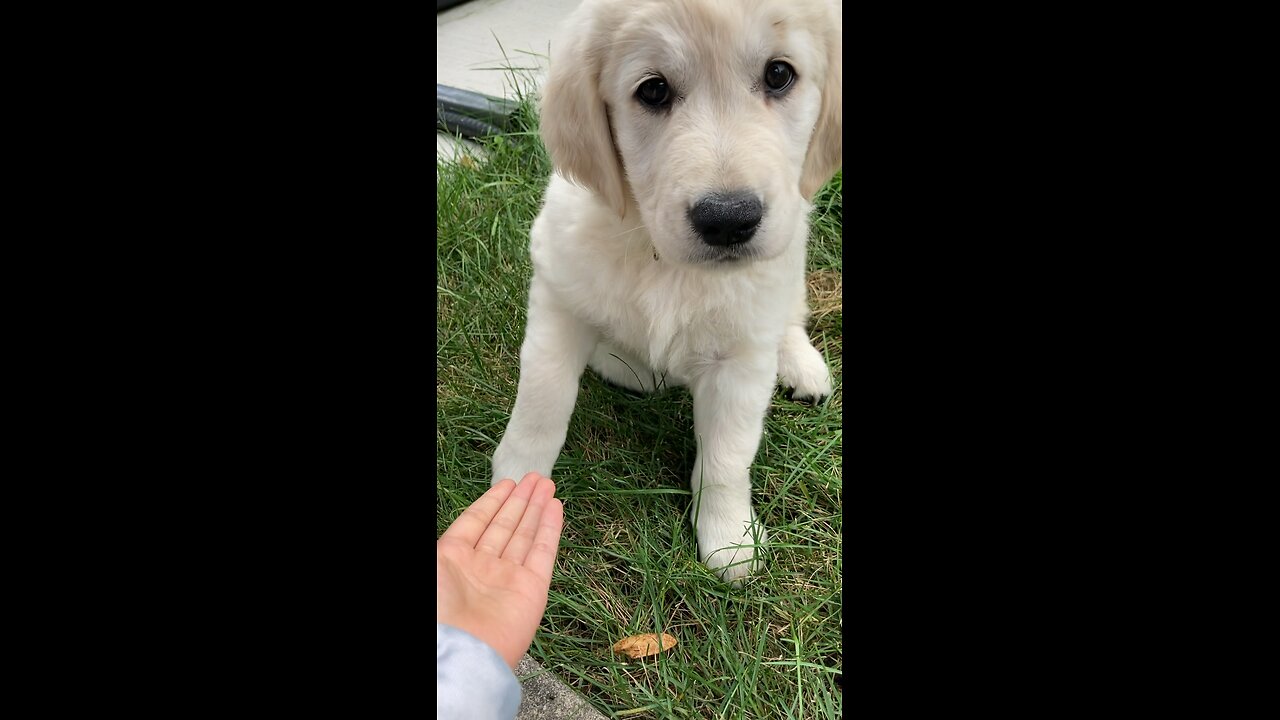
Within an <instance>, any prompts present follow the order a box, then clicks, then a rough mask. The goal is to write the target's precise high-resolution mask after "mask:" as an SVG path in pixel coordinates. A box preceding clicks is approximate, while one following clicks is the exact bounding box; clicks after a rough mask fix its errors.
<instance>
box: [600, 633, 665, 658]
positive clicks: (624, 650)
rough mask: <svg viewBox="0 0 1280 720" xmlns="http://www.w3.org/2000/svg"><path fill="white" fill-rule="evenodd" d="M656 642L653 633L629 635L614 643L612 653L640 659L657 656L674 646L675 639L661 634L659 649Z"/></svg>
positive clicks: (656, 638)
mask: <svg viewBox="0 0 1280 720" xmlns="http://www.w3.org/2000/svg"><path fill="white" fill-rule="evenodd" d="M658 642H659V640H658V636H657V635H655V634H653V633H645V634H644V635H631V636H629V637H624V638H622V639H621V640H619V641H618V642H616V643H614V644H613V651H614V652H616V653H621V654H623V655H626V656H627V657H631V658H642V657H648V656H650V655H657V654H658V653H660V652H663V651H664V650H670V649H671V648H673V647H675V646H676V639H675V638H674V637H672V636H670V635H668V634H666V633H662V640H661V642H662V648H661V649H659V648H658Z"/></svg>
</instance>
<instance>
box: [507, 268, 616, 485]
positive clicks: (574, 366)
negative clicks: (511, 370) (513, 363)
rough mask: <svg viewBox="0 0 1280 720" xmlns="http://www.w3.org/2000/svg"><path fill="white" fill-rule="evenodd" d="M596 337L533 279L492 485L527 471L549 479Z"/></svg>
mask: <svg viewBox="0 0 1280 720" xmlns="http://www.w3.org/2000/svg"><path fill="white" fill-rule="evenodd" d="M595 344H596V334H595V332H594V331H593V330H591V329H590V328H589V327H587V326H586V325H584V324H582V323H581V322H579V321H578V320H576V319H575V318H574V317H573V316H571V315H570V314H569V313H568V312H566V311H565V310H564V309H563V308H561V307H560V306H559V304H558V303H557V302H556V301H555V299H554V298H553V297H552V296H551V294H550V292H548V291H547V290H546V289H545V288H544V287H543V286H542V285H541V284H539V283H538V280H537V278H536V277H535V278H534V280H533V283H532V284H531V286H530V288H529V323H528V325H527V326H526V328H525V334H524V344H523V345H522V346H521V347H520V386H519V389H518V390H517V391H516V404H515V407H514V408H513V409H512V411H511V420H510V421H509V422H508V423H507V430H506V432H505V433H503V435H502V442H501V443H499V444H498V449H497V451H496V452H495V453H494V454H493V480H492V482H493V484H497V483H498V482H499V481H501V480H502V479H503V478H511V479H512V480H515V481H516V482H520V479H521V478H523V477H524V475H525V473H527V472H529V471H531V470H532V471H537V472H539V473H541V474H542V475H544V476H547V477H550V476H551V468H552V466H554V465H555V462H556V457H558V456H559V455H560V448H561V447H563V446H564V438H565V435H566V434H567V433H568V430H569V418H570V416H571V415H573V406H574V403H575V402H576V401H577V399H578V381H579V379H580V378H581V377H582V371H583V370H584V369H586V366H587V357H588V356H589V355H590V354H591V349H592V348H593V347H595Z"/></svg>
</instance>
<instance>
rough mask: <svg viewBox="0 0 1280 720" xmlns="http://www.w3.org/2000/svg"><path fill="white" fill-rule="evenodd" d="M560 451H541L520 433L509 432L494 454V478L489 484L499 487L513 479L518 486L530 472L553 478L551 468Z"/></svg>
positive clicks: (557, 449) (556, 449)
mask: <svg viewBox="0 0 1280 720" xmlns="http://www.w3.org/2000/svg"><path fill="white" fill-rule="evenodd" d="M558 451H559V448H555V449H553V450H551V451H546V450H541V451H539V450H538V449H537V446H536V444H535V443H531V442H527V441H525V440H524V438H522V437H520V435H519V433H513V432H511V431H508V432H507V434H506V435H505V436H504V437H503V438H502V442H500V443H498V449H497V451H495V452H494V453H493V477H492V478H491V479H490V481H489V483H490V485H497V484H498V483H500V482H502V480H503V478H511V479H512V480H515V481H516V484H517V485H518V484H520V480H521V479H522V478H524V476H525V474H526V473H530V472H536V473H538V474H539V475H542V476H543V477H551V466H552V465H554V464H555V461H556V454H557V453H558Z"/></svg>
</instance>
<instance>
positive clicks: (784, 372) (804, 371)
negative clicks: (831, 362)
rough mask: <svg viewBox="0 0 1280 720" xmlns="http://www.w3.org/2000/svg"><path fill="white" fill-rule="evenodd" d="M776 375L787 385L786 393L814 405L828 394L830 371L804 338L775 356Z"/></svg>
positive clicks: (829, 392)
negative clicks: (776, 358) (803, 340)
mask: <svg viewBox="0 0 1280 720" xmlns="http://www.w3.org/2000/svg"><path fill="white" fill-rule="evenodd" d="M778 377H779V378H780V379H781V380H782V384H783V386H785V387H788V388H791V390H790V391H788V392H787V397H788V398H791V399H792V400H797V401H801V402H808V403H812V404H814V405H817V404H819V403H821V402H822V401H823V400H825V399H826V398H827V397H829V396H830V395H831V371H830V370H828V369H827V363H826V361H825V360H823V359H822V354H821V353H819V352H818V351H817V350H816V349H814V347H813V346H812V345H810V344H809V343H808V342H805V343H803V344H800V343H795V344H793V345H792V346H790V347H786V348H784V350H783V352H782V353H780V354H779V356H778Z"/></svg>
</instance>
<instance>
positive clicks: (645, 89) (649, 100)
mask: <svg viewBox="0 0 1280 720" xmlns="http://www.w3.org/2000/svg"><path fill="white" fill-rule="evenodd" d="M636 97H637V98H639V99H640V102H642V103H644V104H645V105H648V106H650V107H662V106H663V105H666V104H667V103H668V102H670V100H671V86H669V85H667V81H666V80H663V79H662V78H660V77H654V78H649V79H648V80H645V81H644V82H642V83H640V87H638V88H636Z"/></svg>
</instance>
